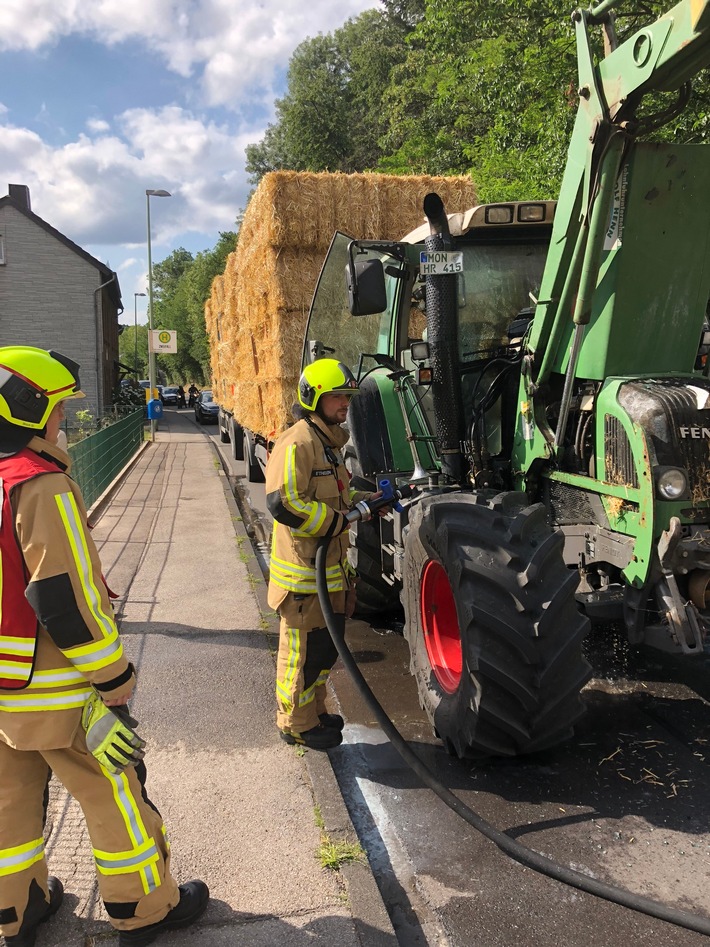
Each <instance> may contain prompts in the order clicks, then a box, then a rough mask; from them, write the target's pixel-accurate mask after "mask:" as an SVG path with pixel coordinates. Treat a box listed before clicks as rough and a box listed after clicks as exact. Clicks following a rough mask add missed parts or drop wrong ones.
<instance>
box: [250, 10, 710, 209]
mask: <svg viewBox="0 0 710 947" xmlns="http://www.w3.org/2000/svg"><path fill="white" fill-rule="evenodd" d="M381 6H382V8H383V9H382V10H368V11H366V12H365V13H363V14H361V15H360V16H359V17H356V18H354V19H352V20H349V21H348V22H347V23H346V24H345V25H344V26H343V27H342V28H341V29H339V30H336V31H335V32H334V33H333V34H330V35H328V36H318V37H316V38H315V39H311V40H307V41H306V42H305V43H303V44H301V46H299V47H298V49H297V50H296V52H295V53H294V56H293V58H292V60H291V63H290V67H289V72H288V90H287V93H286V95H285V96H284V98H283V99H281V100H280V101H279V102H278V103H277V121H276V122H275V124H274V125H272V126H270V127H269V128H268V129H267V132H266V135H265V136H264V139H263V140H262V142H260V143H259V144H256V145H250V146H249V147H248V148H247V158H248V161H247V170H248V171H249V173H250V174H251V175H252V179H253V181H254V183H257V182H258V180H259V178H260V177H261V176H262V174H264V173H265V172H266V171H269V170H274V169H276V168H291V169H294V170H306V169H307V170H313V171H320V170H327V169H328V170H341V171H361V170H367V169H376V170H380V171H385V172H390V173H395V174H411V173H417V174H471V175H472V176H473V179H474V181H475V182H476V185H477V188H478V193H479V199H480V200H482V201H495V200H512V199H516V198H517V199H541V198H546V197H555V196H556V195H557V193H558V191H559V186H560V182H561V178H562V173H563V170H564V166H565V162H566V154H567V147H568V142H569V137H570V132H571V128H572V125H573V122H574V117H575V113H576V107H577V95H576V87H577V54H576V41H575V35H574V28H573V24H572V21H571V18H570V17H569V16H568V15H567V14H566V12H565V11H566V10H567V8H565V7H560V5H559V3H557V2H554V0H496V2H495V3H491V2H490V0H382V4H381ZM670 6H671V4H670V3H669V2H668V0H645V2H643V3H636V4H632V3H629V4H628V5H627V7H628V9H629V12H624V11H623V6H622V7H620V8H619V10H620V12H619V14H618V17H617V22H616V27H617V32H618V34H619V39H620V40H621V41H623V39H624V38H625V37H628V36H630V35H631V34H633V33H634V32H636V31H637V30H638V29H640V28H642V27H643V26H645V25H647V24H649V23H650V22H652V21H653V20H655V19H656V18H657V17H658V16H660V15H661V14H662V13H664V12H666V11H667V10H668V9H669V7H670ZM570 9H571V7H570ZM596 32H598V35H595V36H593V37H592V43H593V47H594V52H595V55H597V56H601V55H603V42H602V34H601V31H596ZM693 85H694V95H693V98H692V100H691V103H690V105H689V106H688V107H687V108H686V109H685V110H684V112H683V113H682V114H681V115H680V116H678V117H677V118H676V119H674V120H673V121H672V122H670V123H669V124H667V125H666V126H664V127H663V128H662V129H660V130H659V131H658V132H657V133H655V137H656V138H658V139H665V140H673V141H678V142H681V141H688V142H702V141H708V140H710V76H709V75H708V70H705V72H704V73H703V74H701V75H700V76H698V77H697V78H696V80H695V81H694V83H693ZM674 98H675V96H674V94H671V95H666V96H655V97H650V98H649V101H648V102H647V103H644V107H643V108H644V112H645V114H649V113H651V114H653V113H656V112H659V111H662V110H663V109H665V108H667V106H668V105H669V104H670V103H671V102H672V101H673V100H674Z"/></svg>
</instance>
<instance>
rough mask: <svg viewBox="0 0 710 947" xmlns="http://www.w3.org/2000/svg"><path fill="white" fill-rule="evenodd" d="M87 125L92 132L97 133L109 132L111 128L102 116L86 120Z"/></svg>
mask: <svg viewBox="0 0 710 947" xmlns="http://www.w3.org/2000/svg"><path fill="white" fill-rule="evenodd" d="M86 127H87V128H88V129H89V131H90V132H94V133H95V134H100V133H101V132H107V131H109V129H110V128H111V126H110V125H109V123H108V122H106V121H104V119H102V118H89V119H87V120H86Z"/></svg>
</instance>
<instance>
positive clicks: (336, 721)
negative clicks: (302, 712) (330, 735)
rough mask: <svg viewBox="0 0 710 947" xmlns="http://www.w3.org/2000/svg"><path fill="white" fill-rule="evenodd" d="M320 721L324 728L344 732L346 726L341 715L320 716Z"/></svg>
mask: <svg viewBox="0 0 710 947" xmlns="http://www.w3.org/2000/svg"><path fill="white" fill-rule="evenodd" d="M318 719H319V720H320V722H321V723H322V724H323V726H324V727H330V728H331V729H332V730H342V729H343V727H344V726H345V721H344V720H343V718H342V717H341V716H340V714H318Z"/></svg>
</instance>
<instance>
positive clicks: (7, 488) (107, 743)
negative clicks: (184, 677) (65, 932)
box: [0, 346, 209, 947]
mask: <svg viewBox="0 0 710 947" xmlns="http://www.w3.org/2000/svg"><path fill="white" fill-rule="evenodd" d="M78 368H79V366H78V365H77V364H76V362H73V361H72V360H71V359H68V358H66V357H64V356H62V355H60V354H58V353H56V352H47V351H45V350H44V349H37V348H30V347H27V346H12V347H6V348H0V493H1V497H0V500H1V503H2V506H1V507H0V577H1V581H0V933H2V934H3V935H4V938H5V943H6V945H8V947H33V945H34V944H35V940H36V936H37V928H38V926H39V925H40V924H41V923H43V922H44V921H46V920H48V919H49V917H51V915H53V914H54V913H55V912H56V911H57V909H58V908H59V906H60V904H61V901H62V895H63V888H62V884H61V882H60V881H59V880H58V879H57V878H53V877H48V873H47V863H46V861H45V854H44V837H43V829H44V818H45V814H46V809H45V806H46V797H45V791H46V786H47V781H48V778H49V774H50V770H51V771H53V773H54V775H55V776H56V778H57V779H59V781H60V782H62V783H63V784H64V786H65V787H66V788H67V790H68V791H69V792H70V793H71V795H72V796H73V797H74V798H75V799H76V800H77V801H78V802H79V804H80V805H81V807H82V809H83V811H84V815H85V818H86V822H87V826H88V829H89V835H90V837H91V845H92V848H93V853H94V858H95V861H96V869H97V874H98V883H99V890H100V893H101V897H102V898H103V901H104V905H105V907H106V911H107V913H108V916H109V919H110V921H111V924H112V925H113V926H114V927H115V928H117V929H118V930H119V931H120V933H119V945H120V947H141V945H144V944H149V943H151V942H152V941H153V940H154V939H155V938H156V937H157V936H158V934H160V933H161V932H162V931H163V930H169V929H172V928H176V927H185V926H187V925H189V924H191V923H192V922H193V921H194V920H196V918H197V917H198V916H199V915H200V914H201V913H202V911H203V910H204V908H205V906H206V904H207V900H208V897H209V893H208V891H207V886H206V885H205V884H204V883H203V882H201V881H195V882H189V883H188V884H186V885H181V886H180V887H179V888H178V886H177V884H176V883H175V881H174V880H173V878H172V876H171V874H170V871H169V846H168V843H167V840H166V836H165V829H164V826H163V823H162V819H161V818H160V814H159V813H158V812H157V810H156V809H155V808H154V807H153V806H152V804H151V803H150V802H149V801H148V798H147V796H146V795H145V790H144V781H145V767H144V766H143V764H142V762H141V760H142V751H141V747H142V746H143V745H144V744H143V741H142V740H140V738H138V737H137V735H136V734H135V732H134V731H133V730H132V729H131V726H130V725H131V724H135V721H132V720H131V718H130V717H128V716H127V714H126V713H125V707H124V705H125V704H126V703H127V701H128V699H129V698H130V696H131V694H132V692H133V688H134V685H135V674H134V669H133V666H132V665H131V664H129V663H128V661H127V660H126V658H125V656H124V654H123V647H122V644H121V639H120V637H119V634H118V630H117V628H116V624H115V622H114V618H113V611H112V608H111V604H110V601H109V597H108V593H107V589H106V586H105V584H104V583H103V580H102V577H101V564H100V562H99V558H98V554H97V551H96V547H95V545H94V543H93V541H92V539H91V536H90V534H89V531H88V527H87V522H86V511H85V509H84V504H83V501H82V498H81V494H80V491H79V488H78V487H77V485H76V484H75V483H74V481H73V480H71V479H70V477H69V475H68V474H69V468H70V460H69V457H68V455H67V454H66V453H64V451H62V450H61V449H60V448H58V447H57V446H56V442H57V437H58V434H59V429H60V425H61V421H62V419H63V417H64V400H65V399H67V398H76V397H83V394H82V392H81V391H80V383H79V374H78ZM111 708H116V710H115V711H113V710H112V709H111Z"/></svg>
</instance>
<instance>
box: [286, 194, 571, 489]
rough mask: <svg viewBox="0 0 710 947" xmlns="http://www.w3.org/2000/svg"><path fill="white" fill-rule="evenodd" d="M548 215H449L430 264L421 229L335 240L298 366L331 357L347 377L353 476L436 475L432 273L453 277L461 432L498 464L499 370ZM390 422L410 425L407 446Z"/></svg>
mask: <svg viewBox="0 0 710 947" xmlns="http://www.w3.org/2000/svg"><path fill="white" fill-rule="evenodd" d="M554 213H555V202H554V201H541V202H536V203H522V202H510V203H506V204H491V205H479V206H477V207H474V208H471V209H469V210H467V211H466V212H465V213H457V214H452V215H451V216H450V217H449V227H450V230H451V235H452V238H453V241H454V249H453V250H451V251H446V252H443V253H437V254H431V253H427V251H426V249H425V238H426V236H427V234H428V232H429V228H428V226H426V225H425V226H423V227H419V228H417V229H416V230H414V231H412V232H411V233H409V234H407V235H406V236H405V237H404V238H403V239H402V240H401V241H399V242H396V243H395V242H392V243H388V242H383V241H366V240H352V239H351V238H350V237H348V236H346V235H345V234H342V233H336V234H335V236H334V237H333V241H332V243H331V246H330V250H329V252H328V255H327V257H326V260H325V263H324V265H323V268H322V271H321V274H320V278H319V281H318V284H317V287H316V292H315V294H314V298H313V304H312V306H311V311H310V316H309V322H308V328H307V332H306V338H307V342H306V345H305V348H304V353H303V361H304V364H305V363H306V362H308V361H311V360H313V359H315V358H321V357H323V356H330V357H336V358H339V359H341V360H342V361H343V362H344V363H345V364H347V365H348V366H349V367H350V368H351V369H352V370H353V372H355V374H356V376H357V377H358V380H359V381H360V383H361V388H362V391H363V395H364V396H365V397H364V399H359V401H358V406H357V408H356V409H355V411H356V414H357V415H362V416H363V417H362V419H361V418H360V417H357V416H355V417H351V419H350V423H351V430H352V431H353V440H354V441H355V444H356V448H357V454H358V457H359V458H360V462H361V464H362V465H363V472H364V473H366V474H368V475H369V476H370V477H372V476H373V475H374V474H376V473H377V472H381V471H391V470H394V469H396V470H398V471H400V472H407V471H409V470H412V469H413V468H414V467H420V468H423V469H424V470H428V471H435V470H437V469H438V458H437V454H436V451H435V450H432V449H431V443H432V440H433V436H434V433H435V430H436V428H435V421H434V415H433V406H432V397H431V390H430V386H429V382H430V367H429V347H428V342H427V329H426V277H427V276H428V275H432V274H434V273H452V274H455V277H456V297H457V299H456V308H457V327H456V346H457V353H456V360H457V364H458V369H459V372H460V378H461V390H462V403H463V412H464V423H465V425H466V428H467V430H474V429H475V439H476V441H477V442H478V443H479V444H480V445H481V450H482V453H483V454H484V455H485V456H492V457H496V456H498V455H500V454H501V453H504V454H507V455H509V453H510V449H511V447H512V437H513V431H512V429H511V430H509V431H505V430H504V427H505V424H504V423H503V421H502V416H503V415H505V411H503V410H502V406H501V405H502V400H503V399H504V396H505V394H506V389H507V386H506V385H505V384H504V383H503V382H504V381H509V382H511V384H510V386H509V387H510V395H511V396H512V395H513V393H514V391H515V390H516V389H517V383H513V375H514V374H515V373H514V372H513V373H512V374H511V373H510V369H511V368H514V367H515V366H516V364H517V361H519V359H518V355H519V352H520V342H521V340H522V337H523V336H524V335H525V333H526V331H527V327H528V324H529V322H530V319H531V318H532V308H531V307H532V306H534V305H535V303H536V301H537V296H538V294H539V290H540V284H541V280H542V273H543V269H544V265H545V259H546V255H547V251H548V246H549V241H550V235H551V232H552V222H553V219H554ZM496 379H499V380H498V383H497V384H496ZM492 391H493V395H492V394H491V392H492ZM402 414H404V415H406V416H407V423H408V424H409V425H410V426H411V438H412V439H411V440H409V444H407V440H408V438H409V436H408V435H407V434H406V425H405V426H404V427H403V423H402ZM403 432H404V434H405V436H404V437H403V436H402V434H403ZM359 435H360V436H359ZM373 441H374V444H373ZM414 444H416V448H415V449H416V451H417V456H416V458H415V457H414V454H413V450H412V447H411V446H410V445H414ZM417 460H418V461H419V463H418V464H417V462H416V461H417Z"/></svg>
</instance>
